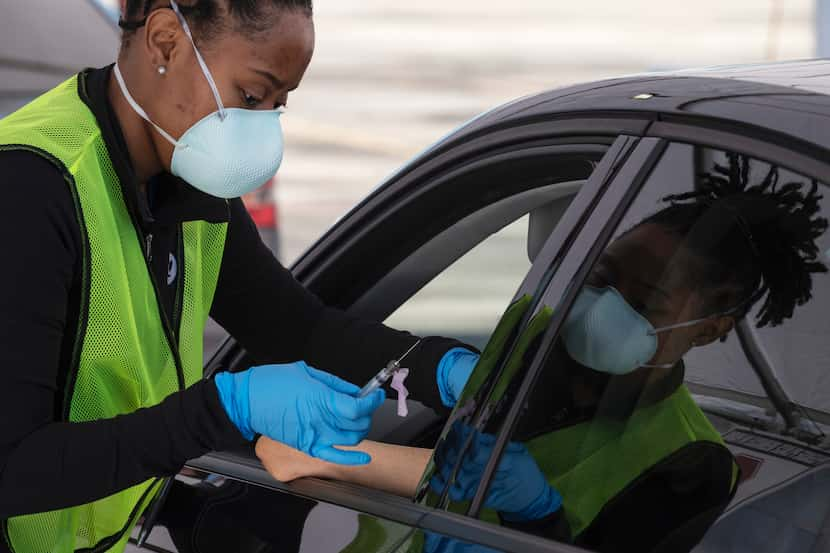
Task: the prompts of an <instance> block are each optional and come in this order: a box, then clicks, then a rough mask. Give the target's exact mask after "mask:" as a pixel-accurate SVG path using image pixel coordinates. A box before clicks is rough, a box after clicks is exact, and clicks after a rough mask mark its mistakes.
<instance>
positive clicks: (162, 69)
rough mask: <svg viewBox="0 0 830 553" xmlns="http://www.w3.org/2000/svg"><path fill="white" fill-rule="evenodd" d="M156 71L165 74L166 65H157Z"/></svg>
mask: <svg viewBox="0 0 830 553" xmlns="http://www.w3.org/2000/svg"><path fill="white" fill-rule="evenodd" d="M158 72H159V75H166V74H167V66H164V65H159V67H158Z"/></svg>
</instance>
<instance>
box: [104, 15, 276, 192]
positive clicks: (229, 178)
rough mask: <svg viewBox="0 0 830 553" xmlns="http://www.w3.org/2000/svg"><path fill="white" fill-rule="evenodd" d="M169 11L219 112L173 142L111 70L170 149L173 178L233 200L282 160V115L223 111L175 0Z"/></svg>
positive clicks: (261, 181)
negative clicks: (176, 18) (181, 32)
mask: <svg viewBox="0 0 830 553" xmlns="http://www.w3.org/2000/svg"><path fill="white" fill-rule="evenodd" d="M170 6H171V7H172V8H173V11H174V12H176V16H177V17H178V18H179V22H180V23H181V26H182V28H183V29H184V32H185V34H186V35H187V38H188V39H189V40H190V43H191V44H192V45H193V50H194V52H196V59H197V61H198V62H199V66H200V67H201V69H202V73H203V74H204V75H205V78H206V79H207V82H208V85H209V86H210V89H211V91H212V92H213V97H214V99H215V100H216V105H217V107H218V110H217V111H215V112H213V113H211V114H210V115H208V116H207V117H205V118H203V119H202V120H200V121H198V122H197V123H196V124H194V125H193V126H192V127H190V128H189V129H188V130H187V131H185V133H184V134H183V135H182V136H181V138H179V139H178V140H176V139H175V138H173V137H172V136H171V135H170V134H169V133H168V132H166V131H165V130H164V129H162V128H161V127H159V126H158V125H157V124H156V123H154V122H153V121H152V120H151V119H150V117H149V116H148V115H147V113H146V112H145V111H144V109H143V108H142V107H141V106H139V105H138V102H136V101H135V100H134V99H133V97H132V95H131V94H130V92H129V90H127V85H126V83H125V82H124V77H123V76H122V74H121V69H120V68H119V67H118V64H116V65H115V70H114V72H115V78H116V80H117V81H118V85H119V86H120V87H121V92H122V93H123V94H124V98H126V100H127V102H128V103H129V104H130V106H131V107H132V108H133V110H135V112H136V113H137V114H138V115H139V116H140V117H141V118H142V119H144V120H145V121H147V122H148V123H150V124H151V125H153V127H155V129H156V130H157V131H158V132H159V134H160V135H161V136H163V137H164V138H165V139H166V140H167V141H168V142H170V143H171V144H172V145H173V146H174V150H173V160H172V162H171V164H170V172H171V173H173V174H174V175H176V176H177V177H180V178H182V179H184V180H185V181H187V182H188V184H190V185H191V186H193V187H194V188H197V189H199V190H201V191H202V192H205V193H207V194H210V195H211V196H216V197H219V198H237V197H239V196H242V195H244V194H247V193H248V192H251V191H253V190H255V189H257V188H259V187H260V186H262V185H263V184H265V183H266V182H268V181H269V180H270V179H272V178H273V177H274V175H276V173H277V170H278V169H279V167H280V164H281V163H282V155H283V136H282V126H281V125H280V114H281V113H282V111H281V110H249V109H239V108H225V106H224V105H223V103H222V97H221V96H220V95H219V89H218V88H217V86H216V82H215V81H214V80H213V76H212V75H211V73H210V70H209V69H208V67H207V64H205V60H204V59H203V58H202V55H201V54H200V53H199V50H198V49H197V48H196V43H195V42H193V35H192V34H191V33H190V27H189V26H188V25H187V21H185V19H184V17H183V16H182V14H181V12H180V11H179V6H178V5H177V4H176V2H175V1H173V0H171V1H170Z"/></svg>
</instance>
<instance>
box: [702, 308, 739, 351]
mask: <svg viewBox="0 0 830 553" xmlns="http://www.w3.org/2000/svg"><path fill="white" fill-rule="evenodd" d="M733 328H735V318H734V317H732V316H731V315H725V316H723V317H718V318H717V319H712V320H709V321H706V322H704V323H703V324H701V325H700V332H699V333H698V334H697V335H696V336H695V337H694V339H693V340H692V344H693V345H695V346H706V345H709V344H711V343H712V342H714V341H715V340H720V339H721V338H723V337H724V336H726V335H727V334H729V333H730V332H732V329H733Z"/></svg>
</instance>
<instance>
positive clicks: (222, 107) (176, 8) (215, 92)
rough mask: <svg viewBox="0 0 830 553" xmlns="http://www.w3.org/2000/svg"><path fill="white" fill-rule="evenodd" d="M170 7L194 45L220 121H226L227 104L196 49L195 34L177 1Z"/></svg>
mask: <svg viewBox="0 0 830 553" xmlns="http://www.w3.org/2000/svg"><path fill="white" fill-rule="evenodd" d="M170 6H171V7H172V8H173V11H174V12H176V17H178V18H179V23H181V25H182V29H184V34H186V35H187V38H188V40H190V44H191V45H193V51H194V52H195V53H196V60H197V61H198V62H199V67H201V68H202V74H203V75H204V76H205V78H206V79H207V82H208V85H209V86H210V91H211V92H213V98H214V100H216V105H217V106H218V107H219V119H220V120H222V121H224V120H225V104H223V103H222V97H221V96H220V95H219V88H218V87H217V86H216V82H215V81H214V80H213V75H212V74H211V73H210V69H208V66H207V64H206V63H205V60H204V58H202V54H200V53H199V49H198V48H196V42H195V41H194V40H193V34H191V32H190V26H189V25H188V24H187V20H186V19H185V18H184V16H183V15H182V12H181V10H179V5H178V4H176V0H170Z"/></svg>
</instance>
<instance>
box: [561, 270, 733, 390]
mask: <svg viewBox="0 0 830 553" xmlns="http://www.w3.org/2000/svg"><path fill="white" fill-rule="evenodd" d="M715 316H718V315H711V316H709V317H704V318H702V319H695V320H693V321H687V322H684V323H678V324H674V325H670V326H663V327H660V328H654V327H653V326H652V324H651V323H650V322H649V321H648V319H646V318H645V317H643V316H642V315H640V314H639V313H638V312H637V311H636V310H635V309H634V308H633V307H631V306H630V305H629V304H628V302H627V301H625V298H623V297H622V295H621V294H620V293H619V292H618V291H617V290H616V289H615V288H613V287H611V286H609V287H607V288H595V287H593V286H585V287H584V288H583V289H582V291H581V292H580V294H579V296H577V298H576V301H575V302H574V305H573V308H572V309H571V312H570V313H569V314H568V317H567V319H566V320H565V324H564V326H563V327H562V339H563V341H564V344H565V349H566V351H567V352H568V355H570V356H571V358H572V359H573V360H574V361H576V362H577V363H579V364H581V365H584V366H586V367H589V368H591V369H594V370H595V371H599V372H604V373H609V374H614V375H622V374H628V373H630V372H632V371H634V370H635V369H638V368H640V367H652V368H670V367H672V366H674V363H668V364H664V365H648V364H647V363H648V362H649V360H651V358H652V357H654V354H655V353H656V352H657V334H658V333H659V332H664V331H666V330H671V329H673V328H682V327H687V326H692V325H695V324H697V323H699V322H701V321H705V320H707V319H710V318H712V317H715Z"/></svg>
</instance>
